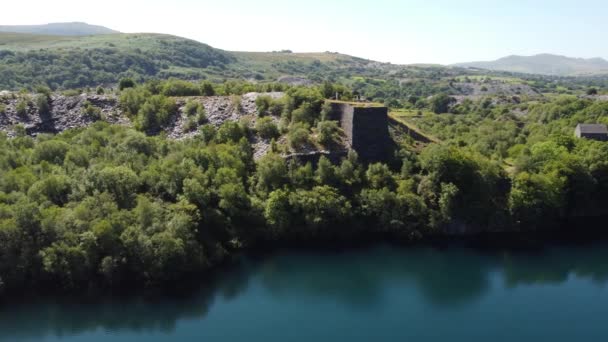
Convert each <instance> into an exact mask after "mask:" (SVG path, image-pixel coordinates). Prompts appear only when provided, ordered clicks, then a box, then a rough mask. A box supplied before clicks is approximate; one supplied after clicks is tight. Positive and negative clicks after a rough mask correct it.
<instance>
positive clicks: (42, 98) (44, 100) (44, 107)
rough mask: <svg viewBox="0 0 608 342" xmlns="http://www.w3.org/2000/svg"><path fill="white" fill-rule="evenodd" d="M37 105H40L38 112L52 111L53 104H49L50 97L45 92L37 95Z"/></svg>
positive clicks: (41, 113)
mask: <svg viewBox="0 0 608 342" xmlns="http://www.w3.org/2000/svg"><path fill="white" fill-rule="evenodd" d="M36 107H38V113H39V114H40V115H46V114H48V113H50V111H51V105H50V104H49V97H48V96H47V95H44V94H39V95H37V96H36Z"/></svg>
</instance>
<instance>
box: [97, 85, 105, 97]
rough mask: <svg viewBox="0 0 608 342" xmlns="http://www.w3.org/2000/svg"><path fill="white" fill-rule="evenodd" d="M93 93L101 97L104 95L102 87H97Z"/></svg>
mask: <svg viewBox="0 0 608 342" xmlns="http://www.w3.org/2000/svg"><path fill="white" fill-rule="evenodd" d="M95 93H96V94H97V95H103V94H105V90H104V89H103V88H102V87H97V90H96V91H95Z"/></svg>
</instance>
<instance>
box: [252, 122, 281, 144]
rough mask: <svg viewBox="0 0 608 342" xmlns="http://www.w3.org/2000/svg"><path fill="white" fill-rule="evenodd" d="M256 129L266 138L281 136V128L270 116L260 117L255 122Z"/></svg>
mask: <svg viewBox="0 0 608 342" xmlns="http://www.w3.org/2000/svg"><path fill="white" fill-rule="evenodd" d="M255 130H256V131H257V132H258V134H259V136H260V137H262V138H264V139H272V138H277V137H278V136H279V128H278V127H277V125H276V124H275V123H274V121H273V120H272V118H269V117H265V118H259V119H258V120H257V121H256V123H255Z"/></svg>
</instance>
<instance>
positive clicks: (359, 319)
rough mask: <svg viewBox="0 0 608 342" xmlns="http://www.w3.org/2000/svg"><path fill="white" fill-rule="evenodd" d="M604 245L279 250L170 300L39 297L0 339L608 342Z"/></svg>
mask: <svg viewBox="0 0 608 342" xmlns="http://www.w3.org/2000/svg"><path fill="white" fill-rule="evenodd" d="M607 281H608V245H606V244H597V245H593V246H585V247H550V248H545V249H543V250H542V251H535V252H506V251H501V252H480V251H476V250H471V249H466V248H462V247H454V246H452V247H449V248H444V249H436V248H430V247H428V248H427V247H425V248H422V247H417V248H396V247H386V246H381V247H375V248H370V249H359V250H353V251H348V252H340V253H320V252H308V253H307V252H296V253H279V254H278V255H274V256H272V257H266V258H260V259H257V260H252V259H244V260H243V261H242V262H241V263H239V265H238V266H236V267H234V269H231V270H230V271H228V272H226V274H223V275H221V276H218V277H215V278H214V279H213V280H209V282H208V284H207V286H205V287H204V288H201V289H200V290H198V291H196V292H195V293H191V294H182V295H179V296H176V297H171V298H167V297H165V298H154V299H151V298H136V297H130V298H128V299H125V298H114V299H98V300H94V301H91V300H89V301H81V300H80V301H79V300H70V301H68V300H65V299H62V300H55V301H49V300H46V301H34V302H32V303H29V304H22V305H10V306H5V307H3V308H1V310H0V340H1V341H61V342H71V341H86V342H94V341H113V342H121V341H313V340H314V341H448V340H449V341H552V342H555V341H608V283H607Z"/></svg>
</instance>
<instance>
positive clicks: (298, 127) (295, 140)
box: [287, 123, 310, 149]
mask: <svg viewBox="0 0 608 342" xmlns="http://www.w3.org/2000/svg"><path fill="white" fill-rule="evenodd" d="M308 130H309V126H308V125H307V124H305V123H294V124H292V125H291V127H290V128H289V134H288V136H287V138H288V141H289V146H291V147H292V148H293V149H297V148H300V147H302V146H303V145H305V144H306V143H308V142H309V140H310V139H309V138H310V134H309V132H308Z"/></svg>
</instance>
